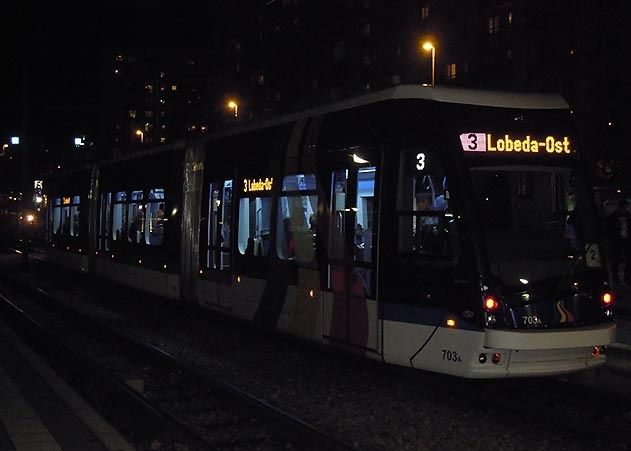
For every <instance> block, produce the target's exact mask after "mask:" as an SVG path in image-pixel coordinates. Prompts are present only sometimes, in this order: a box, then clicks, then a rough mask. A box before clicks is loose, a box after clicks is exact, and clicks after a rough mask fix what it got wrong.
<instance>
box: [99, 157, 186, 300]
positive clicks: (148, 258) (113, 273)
mask: <svg viewBox="0 0 631 451" xmlns="http://www.w3.org/2000/svg"><path fill="white" fill-rule="evenodd" d="M183 161H184V152H183V149H182V148H180V147H176V148H171V149H166V150H161V151H158V152H153V153H150V154H148V155H144V156H142V157H138V158H132V159H127V160H123V161H117V162H112V163H110V164H106V165H103V166H102V167H101V170H100V180H99V182H100V183H99V186H100V191H99V193H98V196H99V202H98V225H97V235H98V236H97V251H96V252H97V257H96V259H95V265H96V268H95V270H96V271H95V272H96V274H97V275H99V276H102V277H105V278H108V279H110V280H113V281H116V282H118V283H122V284H125V285H129V286H131V287H134V288H138V289H140V290H144V291H147V292H150V293H153V294H156V295H159V296H163V297H168V298H173V299H179V298H180V286H179V276H180V254H179V250H180V238H181V236H180V221H181V214H182V208H183V206H182V173H183V168H182V166H183Z"/></svg>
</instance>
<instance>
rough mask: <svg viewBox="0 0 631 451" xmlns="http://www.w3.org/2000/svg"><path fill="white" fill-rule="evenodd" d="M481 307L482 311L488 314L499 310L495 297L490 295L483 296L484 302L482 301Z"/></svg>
mask: <svg viewBox="0 0 631 451" xmlns="http://www.w3.org/2000/svg"><path fill="white" fill-rule="evenodd" d="M482 306H483V307H484V310H486V311H487V312H488V313H492V312H494V311H495V310H497V309H498V308H500V303H499V302H498V301H497V300H496V299H495V297H493V296H491V295H487V296H484V300H483V301H482Z"/></svg>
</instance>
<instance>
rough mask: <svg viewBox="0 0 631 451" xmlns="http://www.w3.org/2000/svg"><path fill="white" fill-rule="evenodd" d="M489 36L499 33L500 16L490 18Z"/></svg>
mask: <svg viewBox="0 0 631 451" xmlns="http://www.w3.org/2000/svg"><path fill="white" fill-rule="evenodd" d="M488 25H489V34H493V33H497V32H498V31H499V30H500V18H499V16H493V17H489V22H488Z"/></svg>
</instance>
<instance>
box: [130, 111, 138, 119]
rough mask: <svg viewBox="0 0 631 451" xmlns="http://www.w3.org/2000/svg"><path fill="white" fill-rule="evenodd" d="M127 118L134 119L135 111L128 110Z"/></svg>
mask: <svg viewBox="0 0 631 451" xmlns="http://www.w3.org/2000/svg"><path fill="white" fill-rule="evenodd" d="M129 117H131V118H132V119H134V118H135V117H136V110H129Z"/></svg>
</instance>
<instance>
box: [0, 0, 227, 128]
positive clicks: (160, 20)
mask: <svg viewBox="0 0 631 451" xmlns="http://www.w3.org/2000/svg"><path fill="white" fill-rule="evenodd" d="M173 3H174V4H171V5H166V6H165V5H164V4H163V3H162V2H148V1H142V2H133V3H132V2H128V3H125V4H121V3H113V2H103V3H97V4H82V6H80V7H79V6H77V5H72V6H70V5H69V6H60V5H62V3H57V2H42V3H41V4H39V3H38V4H37V5H33V4H31V3H30V2H27V3H23V2H3V5H2V6H1V7H0V11H1V13H0V15H1V16H2V26H1V27H0V28H1V29H2V31H1V33H2V42H3V47H5V48H4V49H3V50H2V53H3V54H4V55H5V57H4V63H3V64H2V70H1V71H0V72H1V77H2V84H1V87H0V105H2V106H1V110H0V139H6V137H8V136H9V135H13V134H21V131H22V130H23V125H24V124H25V123H26V124H27V127H28V130H29V131H30V133H29V134H30V135H32V136H34V137H42V136H45V137H53V138H54V137H55V135H57V136H58V137H61V136H68V134H69V133H72V132H73V131H72V130H70V129H71V128H73V127H74V128H77V129H78V130H76V131H77V132H81V131H82V130H80V129H81V128H85V127H87V126H88V122H90V121H91V120H92V119H93V116H94V115H96V114H97V112H98V107H99V95H100V91H99V85H100V83H102V80H101V77H103V73H104V72H103V71H102V70H101V67H102V66H103V65H104V64H109V63H110V57H111V55H113V54H114V52H118V51H124V50H126V49H132V50H135V49H142V51H143V52H149V53H153V54H155V55H157V57H158V58H159V57H160V54H161V53H168V50H169V49H172V50H175V51H177V49H178V47H182V46H187V48H190V46H201V47H204V40H205V39H207V35H208V33H207V31H208V29H209V27H211V26H212V24H213V23H214V22H215V21H216V20H217V19H220V18H221V17H222V15H223V14H224V12H223V10H222V9H221V8H219V7H217V6H212V7H211V6H199V5H198V4H191V3H189V2H177V3H175V2H173ZM105 73H106V72H105ZM25 100H27V101H26V102H25ZM68 116H72V117H73V118H75V119H74V120H73V121H69V120H68ZM69 122H72V123H69ZM53 140H54V139H53Z"/></svg>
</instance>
